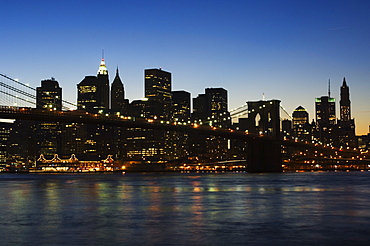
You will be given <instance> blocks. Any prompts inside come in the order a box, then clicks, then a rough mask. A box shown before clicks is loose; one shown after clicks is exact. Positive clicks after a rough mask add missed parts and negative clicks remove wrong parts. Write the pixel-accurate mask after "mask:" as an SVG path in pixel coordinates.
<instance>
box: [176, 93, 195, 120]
mask: <svg viewBox="0 0 370 246" xmlns="http://www.w3.org/2000/svg"><path fill="white" fill-rule="evenodd" d="M190 109H191V108H190V93H189V92H187V91H172V118H173V121H175V122H188V121H189V120H190Z"/></svg>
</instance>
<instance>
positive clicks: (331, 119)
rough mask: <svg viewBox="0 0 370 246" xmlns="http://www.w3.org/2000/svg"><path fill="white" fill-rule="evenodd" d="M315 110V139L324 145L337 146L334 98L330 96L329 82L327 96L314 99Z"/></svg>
mask: <svg viewBox="0 0 370 246" xmlns="http://www.w3.org/2000/svg"><path fill="white" fill-rule="evenodd" d="M315 109H316V135H315V137H316V139H318V140H319V141H320V142H321V143H322V144H324V145H332V146H338V144H339V141H338V131H337V125H336V112H335V98H332V97H331V96H330V81H329V92H328V96H322V97H320V98H316V99H315Z"/></svg>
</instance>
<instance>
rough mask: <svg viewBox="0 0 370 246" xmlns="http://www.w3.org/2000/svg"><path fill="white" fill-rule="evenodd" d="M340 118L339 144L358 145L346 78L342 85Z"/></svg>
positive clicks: (344, 145) (345, 145)
mask: <svg viewBox="0 0 370 246" xmlns="http://www.w3.org/2000/svg"><path fill="white" fill-rule="evenodd" d="M339 104H340V120H338V135H339V144H340V146H341V147H352V148H354V147H357V140H356V135H355V121H354V119H351V101H350V96H349V87H348V85H347V82H346V78H343V83H342V86H341V87H340V101H339Z"/></svg>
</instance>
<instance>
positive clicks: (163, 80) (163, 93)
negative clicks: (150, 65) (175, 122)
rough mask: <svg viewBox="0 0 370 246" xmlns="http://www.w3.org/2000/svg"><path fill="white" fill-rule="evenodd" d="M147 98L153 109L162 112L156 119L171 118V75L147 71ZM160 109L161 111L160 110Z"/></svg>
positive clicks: (154, 70) (157, 70)
mask: <svg viewBox="0 0 370 246" xmlns="http://www.w3.org/2000/svg"><path fill="white" fill-rule="evenodd" d="M145 98H147V99H148V101H149V104H148V106H150V107H151V108H152V109H156V110H160V112H159V113H158V115H154V117H157V118H162V119H165V120H169V119H170V118H171V103H172V93H171V73H169V72H166V71H163V70H162V69H161V68H159V69H145ZM158 108H159V109H158Z"/></svg>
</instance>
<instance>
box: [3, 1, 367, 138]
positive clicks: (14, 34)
mask: <svg viewBox="0 0 370 246" xmlns="http://www.w3.org/2000/svg"><path fill="white" fill-rule="evenodd" d="M1 9H2V11H1V22H2V23H1V25H0V31H1V40H0V42H1V43H0V44H1V46H0V47H1V48H0V49H1V60H0V73H4V74H7V75H8V76H10V77H13V78H18V79H19V80H20V81H22V82H24V83H29V84H30V85H31V86H33V87H37V86H40V85H41V82H40V81H41V80H43V79H47V78H50V77H54V78H55V79H56V80H57V81H59V84H60V86H61V87H62V88H63V99H65V100H68V101H73V102H75V101H76V98H77V90H76V87H77V86H76V85H77V83H79V82H80V81H81V80H82V79H83V78H84V76H86V75H96V73H97V71H98V67H99V63H100V60H101V56H102V49H104V54H105V55H104V56H105V61H106V64H107V67H108V70H109V74H110V80H111V82H112V81H113V78H114V75H115V69H116V67H117V66H118V67H119V70H120V76H121V79H122V81H123V83H124V86H125V91H126V98H128V99H130V101H131V100H135V99H139V98H142V97H143V96H144V69H146V68H158V67H162V68H163V69H164V70H166V71H169V72H171V73H172V87H173V90H186V91H189V92H191V93H192V97H196V96H197V95H198V94H200V93H204V89H205V88H209V87H223V88H225V89H227V90H228V93H229V94H228V96H229V110H231V109H233V108H236V107H238V106H240V105H242V104H244V103H245V102H246V101H256V100H261V99H262V95H263V94H265V97H266V99H279V100H281V101H282V102H281V104H282V105H283V107H284V108H285V109H286V110H287V111H288V112H289V113H292V112H293V110H294V109H295V108H296V107H298V106H299V105H302V106H303V107H304V108H306V109H307V111H308V112H309V114H310V121H311V120H312V119H314V118H315V114H314V112H315V111H314V108H315V103H314V102H315V100H314V99H315V98H316V97H321V96H324V95H327V92H328V80H329V79H330V80H331V95H332V97H335V98H336V99H337V109H339V99H340V98H339V92H340V90H339V88H340V86H341V84H342V80H343V77H346V80H347V84H348V85H349V87H350V97H351V102H352V117H353V118H355V121H356V134H358V135H360V134H361V135H362V134H367V133H368V126H369V124H370V108H369V105H370V97H369V92H370V83H369V80H370V14H369V12H370V1H366V0H362V1H357V0H348V1H341V0H325V1H322V0H321V1H316V0H310V1H309V0H307V1H303V0H302V1H301V0H291V1H286V0H279V1H276V0H270V1H267V0H266V1H263V0H262V1H260V0H259V1H249V0H227V1H226V0H224V1H219V0H155V1H149V0H131V1H124V0H123V1H113V0H105V1H78V0H74V1H70V0H64V1H50V0H47V1H25V0H24V1H17V0H12V1H1ZM337 117H339V114H337Z"/></svg>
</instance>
